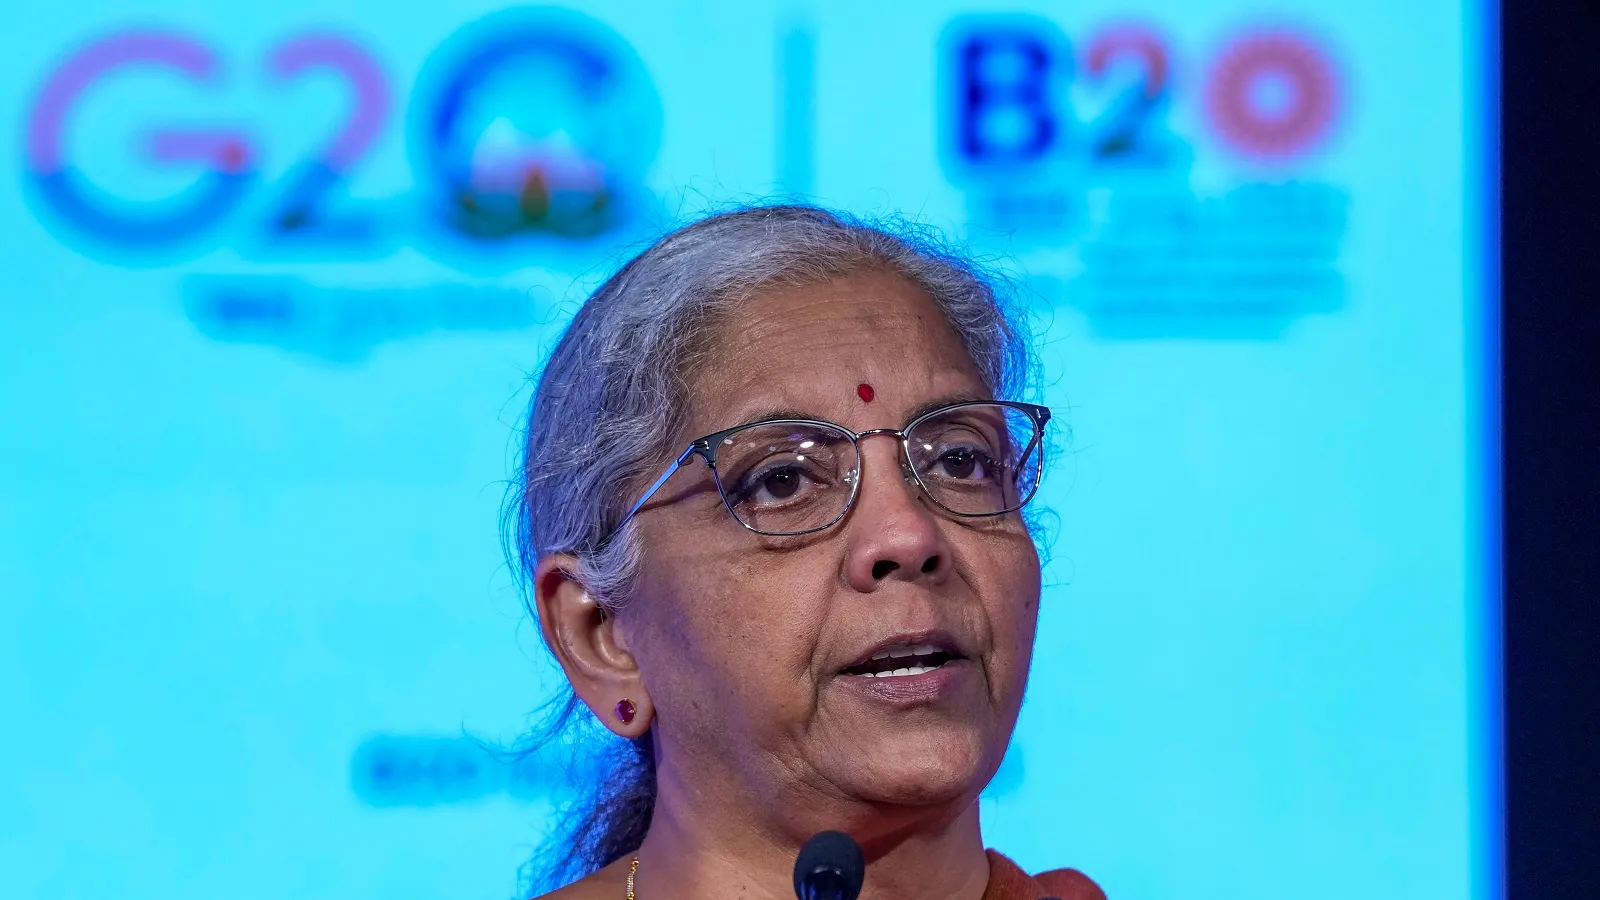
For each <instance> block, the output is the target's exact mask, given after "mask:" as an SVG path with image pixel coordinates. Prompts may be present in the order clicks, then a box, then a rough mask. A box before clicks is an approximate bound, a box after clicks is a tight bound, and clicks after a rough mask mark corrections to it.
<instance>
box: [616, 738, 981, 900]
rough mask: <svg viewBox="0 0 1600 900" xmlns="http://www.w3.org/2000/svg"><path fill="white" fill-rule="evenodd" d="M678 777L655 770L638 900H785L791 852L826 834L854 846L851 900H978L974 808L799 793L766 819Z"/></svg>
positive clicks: (790, 896) (766, 812)
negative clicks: (861, 868)
mask: <svg viewBox="0 0 1600 900" xmlns="http://www.w3.org/2000/svg"><path fill="white" fill-rule="evenodd" d="M682 775H683V773H681V772H677V771H675V769H674V768H673V767H672V766H670V765H663V766H660V767H659V768H658V770H657V789H656V790H657V792H656V803H655V812H654V814H653V815H652V817H651V821H650V833H649V835H648V836H647V837H646V838H645V841H644V844H643V845H642V846H641V847H640V848H639V852H638V857H639V874H638V877H637V879H636V889H637V894H638V897H639V900H689V898H695V900H700V898H706V900H794V896H795V895H794V862H795V857H796V855H797V854H798V853H799V851H800V846H801V844H803V843H804V842H805V841H806V840H807V839H809V838H810V837H811V836H812V835H813V834H815V833H816V832H818V831H823V830H827V829H829V828H832V829H836V830H839V831H844V832H846V833H848V834H850V835H851V836H852V837H854V838H855V839H856V840H857V841H859V842H860V843H861V845H862V851H863V852H864V854H865V855H866V860H867V878H866V883H865V884H864V885H863V886H862V889H861V897H860V900H921V898H926V897H941V898H948V900H980V898H981V897H982V896H983V892H984V889H985V888H986V887H987V885H988V881H989V861H988V857H987V856H985V855H984V850H983V836H982V833H981V832H980V830H979V827H978V804H977V801H976V800H972V801H970V802H967V803H965V804H964V805H963V806H961V807H960V808H958V809H954V810H951V809H940V810H932V811H928V810H911V811H907V810H905V809H903V808H894V809H887V810H886V809H882V808H878V807H876V806H874V805H872V804H866V803H861V802H843V801H841V800H840V799H839V798H837V797H821V796H819V795H818V794H817V793H815V792H809V791H808V792H805V793H804V796H794V797H786V798H784V799H783V800H782V801H781V803H778V804H774V805H775V806H779V807H781V810H774V809H772V808H767V807H761V808H753V807H752V806H751V805H749V804H737V803H727V802H725V800H726V794H725V793H724V792H723V791H721V790H717V791H707V790H703V789H702V790H697V789H696V788H695V787H694V784H693V783H691V782H688V781H686V779H684V778H683V777H682ZM700 783H702V784H704V783H705V782H700ZM727 784H728V781H727V780H722V781H721V783H720V785H719V787H720V786H725V785H727ZM798 810H810V811H811V812H810V813H808V814H801V813H799V812H797V811H798ZM818 810H820V811H821V813H820V814H818V812H817V811H818ZM778 819H782V820H783V821H777V820H778Z"/></svg>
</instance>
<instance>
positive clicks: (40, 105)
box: [26, 9, 661, 256]
mask: <svg viewBox="0 0 1600 900" xmlns="http://www.w3.org/2000/svg"><path fill="white" fill-rule="evenodd" d="M226 69H227V66H226V64H225V62H224V60H223V59H222V57H221V56H219V55H218V54H217V53H216V52H215V51H214V50H212V49H211V48H210V47H208V46H207V45H206V44H205V43H203V42H202V41H200V40H198V39H196V38H194V37H192V36H189V35H186V34H183V33H180V32H176V31H135V32H125V33H121V34H115V35H112V36H110V37H107V38H103V39H101V40H98V41H94V42H92V43H90V44H88V45H87V46H84V47H82V48H81V49H79V50H77V51H76V52H75V53H73V54H72V55H71V56H70V57H69V58H67V59H66V60H65V61H64V62H63V63H62V64H61V65H60V66H59V67H58V68H57V69H56V70H55V71H53V72H52V73H51V74H50V75H49V76H48V77H47V78H46V79H45V80H44V83H43V85H42V87H41V88H40V90H39V92H38V95H37V97H36V99H35V101H34V104H33V107H32V109H31V111H30V114H29V117H28V123H27V138H26V140H27V146H26V160H27V167H28V180H29V182H30V183H31V186H32V188H33V194H34V198H35V201H36V204H37V205H38V206H40V207H42V209H41V210H40V211H41V212H42V213H46V214H48V215H49V216H50V217H51V218H52V219H53V220H54V222H55V223H56V224H57V225H58V226H59V230H60V231H62V232H64V234H63V236H64V237H69V238H75V239H78V240H81V241H85V242H88V243H90V244H92V245H95V246H96V247H98V248H103V249H109V250H113V251H117V250H120V251H125V252H133V253H138V254H170V253H172V252H174V251H177V250H182V249H198V248H208V247H209V246H215V244H216V240H215V236H216V235H217V234H218V233H219V231H221V230H222V226H223V225H224V224H225V223H228V222H231V221H232V219H233V218H234V216H235V215H236V213H238V212H239V211H240V210H241V209H246V208H248V209H259V210H264V212H260V213H258V215H259V221H257V222H255V223H254V224H253V225H252V226H250V227H249V228H248V229H247V231H246V232H245V234H246V235H248V237H247V238H245V239H244V240H243V241H242V243H243V244H244V245H246V246H245V247H241V249H246V250H248V249H252V248H257V247H268V248H272V249H284V248H289V247H296V246H299V247H310V248H316V249H317V251H318V252H323V253H327V252H333V253H338V254H348V253H350V252H354V251H356V250H357V249H358V248H368V249H370V248H372V247H373V246H374V245H382V244H385V243H388V242H393V241H396V240H399V239H401V238H402V237H406V236H415V237H422V238H424V239H425V240H426V239H433V240H434V241H435V242H436V243H440V244H441V245H442V244H453V245H455V247H456V249H458V250H459V249H466V250H467V251H468V252H471V253H474V254H476V255H478V256H481V255H482V253H483V251H484V250H485V249H486V247H487V246H488V245H491V244H500V245H515V246H517V247H521V246H523V243H522V242H520V241H519V239H524V238H527V239H533V240H541V239H543V240H548V239H550V238H559V239H566V240H572V239H579V240H581V239H587V238H591V237H595V236H598V235H601V234H603V233H606V232H608V231H609V230H611V229H613V228H615V227H616V226H617V225H618V224H619V223H620V222H622V221H623V220H624V219H625V218H626V217H627V216H628V215H629V214H630V213H631V212H632V211H634V210H635V208H636V207H637V206H638V205H639V204H640V203H641V202H643V200H642V188H641V187H640V186H639V185H640V183H641V181H642V178H643V175H644V172H645V170H646V168H647V167H648V166H649V164H650V162H651V161H652V160H653V159H654V156H655V153H656V151H657V149H658V148H659V142H660V130H661V107H660V100H659V98H658V97H657V96H656V94H655V92H654V89H653V88H652V86H651V84H650V81H649V78H648V77H647V76H646V74H645V72H644V68H643V65H642V63H641V62H640V61H639V59H638V58H637V56H636V55H635V54H634V53H633V51H632V49H631V48H630V47H628V46H627V44H626V43H624V42H623V41H622V40H621V39H620V38H619V37H618V36H617V35H616V34H615V33H614V32H611V31H610V30H609V29H607V28H605V27H604V26H602V25H600V24H599V23H596V22H594V21H593V20H591V19H588V18H586V17H584V16H582V15H579V14H576V13H572V12H568V11H562V10H546V9H532V10H511V11H507V12H504V13H500V14H496V15H493V16H490V17H488V18H486V19H484V20H481V21H479V22H477V23H474V24H473V25H470V26H468V27H466V28H464V29H462V30H460V31H458V32H457V33H455V34H454V35H452V36H451V37H450V38H449V39H448V40H446V41H445V42H444V43H443V44H442V45H441V46H440V47H439V48H437V49H436V51H435V52H434V53H433V54H432V55H431V56H430V58H429V59H428V60H427V62H426V63H425V64H424V65H423V67H422V71H421V72H420V73H419V76H418V78H417V86H416V88H415V90H414V92H413V95H412V97H411V103H410V108H409V111H408V116H407V127H406V129H405V134H406V143H407V149H408V151H409V152H408V156H409V158H410V160H411V162H412V170H413V175H414V181H415V184H416V188H415V193H414V194H413V195H412V196H411V197H410V198H409V199H411V200H414V201H415V202H416V205H417V206H418V207H419V208H420V210H421V211H422V213H423V215H422V216H420V217H413V216H395V215H393V214H392V210H390V211H380V210H378V209H376V208H375V207H369V208H367V209H362V208H361V204H358V203H352V202H348V200H347V198H345V197H343V196H342V195H343V193H344V192H343V190H342V188H343V187H344V186H345V185H346V183H347V182H348V181H349V179H350V178H351V177H352V175H353V174H354V173H355V172H356V171H357V170H358V169H359V168H360V167H361V166H363V165H364V164H365V163H367V162H368V161H369V160H370V159H371V156H372V153H373V151H374V150H375V149H376V148H377V147H378V146H379V144H380V143H381V142H382V141H383V140H384V139H385V137H386V136H387V135H388V134H389V131H390V128H391V125H392V124H393V123H392V120H393V118H394V105H395V104H394V97H393V90H392V88H391V85H390V81H389V79H388V77H387V75H386V74H385V72H384V70H383V67H382V66H381V65H380V64H379V63H378V61H377V59H376V58H375V57H374V55H373V54H372V53H371V52H369V51H368V50H367V49H365V48H364V47H362V46H361V45H360V44H359V43H357V42H356V41H354V40H352V39H350V38H348V37H345V36H342V35H338V34H332V33H310V34H302V35H297V36H294V37H291V38H289V39H287V40H285V41H282V42H280V43H278V44H276V45H274V46H272V47H270V48H269V49H268V50H267V52H266V53H265V56H264V58H263V59H262V60H261V62H260V64H259V69H258V72H259V77H260V78H261V79H263V80H264V81H265V82H266V84H267V85H268V86H282V85H287V84H288V83H291V82H294V81H296V80H297V79H301V78H304V77H306V76H308V75H311V74H313V73H323V74H328V73H331V74H333V75H335V76H336V77H337V78H338V79H339V80H340V81H341V82H342V83H343V85H344V89H345V91H346V92H347V93H348V94H349V96H350V98H351V102H350V104H349V112H348V114H347V116H346V118H345V119H344V121H343V122H342V123H341V124H340V126H339V127H338V128H337V129H336V130H335V131H334V133H333V134H331V135H330V136H328V137H327V138H326V139H325V140H324V141H323V142H322V144H321V146H320V148H319V149H318V150H316V151H315V152H314V153H312V154H311V155H310V156H309V158H306V159H303V160H301V161H300V162H298V163H297V164H296V165H294V166H292V167H291V168H290V169H289V170H288V172H287V174H286V175H284V176H283V177H282V178H280V179H277V180H276V181H275V183H272V184H267V183H265V179H264V178H263V177H262V176H261V173H260V171H259V168H258V162H259V160H260V159H261V158H262V156H263V155H264V154H263V150H264V149H265V145H266V144H267V143H268V141H269V140H270V139H269V138H268V137H267V136H264V135H260V134H255V133H252V132H250V131H249V130H247V129H244V128H240V127H237V126H223V125H214V126H202V127H196V126H188V127H182V128H180V127H171V126H153V127H150V128H148V129H145V130H144V131H143V132H142V133H140V134H138V135H136V139H135V141H134V142H133V143H132V146H133V147H135V148H136V150H137V151H138V152H139V153H140V154H142V155H143V156H144V157H145V159H146V160H147V161H148V162H150V163H151V164H153V165H155V166H158V167H182V168H185V169H188V170H192V171H195V172H196V173H197V175H196V178H195V179H194V180H193V182H192V183H190V184H189V186H188V187H187V188H186V189H184V190H183V191H182V192H180V193H179V194H178V195H175V196H171V197H167V198H164V199H163V200H161V201H159V202H154V203H150V202H133V201H130V200H128V199H125V198H121V197H118V196H117V194H116V191H115V190H114V189H113V188H108V187H105V186H101V185H97V184H94V183H93V182H92V181H91V179H89V178H88V177H87V176H86V175H85V174H84V173H83V172H82V171H80V170H79V169H78V168H77V167H76V166H74V165H73V161H72V154H71V149H70V148H71V141H70V140H69V134H70V131H71V125H72V122H73V119H74V117H75V116H76V115H77V114H78V113H79V111H80V110H81V109H82V108H83V103H84V100H85V98H86V95H88V94H89V93H90V92H92V91H94V90H95V89H96V87H98V86H100V85H102V84H103V83H105V82H107V81H108V80H111V79H115V78H118V77H119V76H123V75H127V74H130V73H134V72H138V71H141V70H142V71H144V72H150V71H158V72H161V73H164V74H170V75H173V76H176V77H178V78H180V79H183V80H185V81H186V82H188V83H190V84H192V85H193V86H194V87H195V88H196V89H198V90H201V91H212V92H217V91H220V90H221V89H222V83H223V76H224V75H225V74H227V73H226ZM263 193H265V194H266V195H267V199H266V202H259V201H260V200H261V197H260V195H261V194H263ZM247 200H250V201H252V202H248V203H247ZM335 201H339V202H337V203H335ZM335 207H338V209H337V210H336V209H335ZM396 222H411V223H413V224H410V225H404V226H398V227H397V226H396V224H395V223H396ZM418 222H420V223H421V224H415V223H418ZM401 228H410V229H414V230H415V231H416V232H419V233H418V234H415V235H402V234H399V233H397V232H398V231H399V230H400V229H401ZM207 238H213V240H212V241H211V243H210V244H207V242H206V239H207Z"/></svg>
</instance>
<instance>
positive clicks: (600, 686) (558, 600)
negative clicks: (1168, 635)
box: [533, 553, 655, 738]
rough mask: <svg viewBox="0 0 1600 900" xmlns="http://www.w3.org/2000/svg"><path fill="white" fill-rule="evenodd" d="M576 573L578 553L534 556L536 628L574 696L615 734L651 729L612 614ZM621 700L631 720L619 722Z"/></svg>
mask: <svg viewBox="0 0 1600 900" xmlns="http://www.w3.org/2000/svg"><path fill="white" fill-rule="evenodd" d="M577 572H578V561H577V558H576V557H574V556H572V555H570V554H566V553H553V554H550V555H548V556H546V557H544V558H542V559H540V560H539V564H538V566H537V567H536V568H535V569H534V574H533V600H534V609H535V612H536V613H537V614H538V616H539V631H540V633H541V634H542V635H543V636H544V643H545V646H547V647H549V648H550V652H551V653H552V654H554V655H555V658H556V662H557V663H559V664H560V665H561V670H562V671H563V672H565V673H566V676H567V681H569V682H571V684H572V689H573V691H574V692H575V693H576V694H577V695H578V699H579V700H582V701H583V703H584V705H585V706H587V707H589V710H590V711H591V712H593V713H594V714H595V717H596V718H598V719H599V720H600V721H601V723H603V724H604V725H605V726H606V727H607V728H609V729H611V730H612V731H613V732H615V733H616V734H618V735H621V736H622V737H625V738H635V737H638V736H640V735H642V734H644V733H645V731H646V730H648V729H649V728H650V719H651V717H652V716H653V715H654V714H655V707H654V706H653V705H652V704H651V703H650V692H649V691H648V690H646V689H645V686H644V680H643V679H642V678H641V677H640V674H639V665H638V663H637V662H636V661H635V660H634V658H633V654H632V653H629V652H628V647H627V641H626V639H625V638H623V636H622V635H621V634H619V633H618V630H617V627H616V626H617V617H616V615H615V614H614V613H612V612H611V611H610V610H608V609H606V608H605V607H603V606H601V605H600V604H599V602H597V601H596V600H595V599H594V596H593V595H592V594H590V593H589V590H588V589H587V588H586V587H584V585H583V584H582V583H581V582H580V581H579V580H578V575H577V574H576V573H577ZM623 701H627V702H629V703H632V704H633V710H634V713H633V720H632V721H631V722H624V721H623V720H622V715H621V714H620V712H619V710H618V706H619V704H622V702H623Z"/></svg>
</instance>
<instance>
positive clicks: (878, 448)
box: [844, 436, 951, 593]
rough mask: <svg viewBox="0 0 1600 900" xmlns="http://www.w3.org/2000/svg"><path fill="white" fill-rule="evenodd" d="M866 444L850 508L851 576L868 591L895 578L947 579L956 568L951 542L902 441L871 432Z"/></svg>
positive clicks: (848, 567) (853, 584)
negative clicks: (908, 467) (906, 460)
mask: <svg viewBox="0 0 1600 900" xmlns="http://www.w3.org/2000/svg"><path fill="white" fill-rule="evenodd" d="M860 446H861V485H860V488H859V493H858V494H857V495H856V502H855V507H854V508H853V509H852V510H851V511H850V525H849V530H848V534H849V547H848V550H847V551H846V552H847V556H846V558H845V561H844V565H845V578H846V580H847V581H848V582H849V583H850V586H851V587H853V588H855V589H856V590H858V591H861V592H863V593H870V592H872V591H875V590H877V589H879V588H880V587H883V586H884V585H885V584H887V583H889V582H892V581H911V582H917V581H921V582H926V583H928V584H937V583H940V582H942V581H944V579H945V578H947V577H948V576H949V572H950V568H951V555H950V546H949V544H948V543H947V542H946V540H945V535H944V532H943V531H942V530H941V529H940V527H939V518H938V517H937V516H936V515H935V513H934V511H933V509H932V508H930V507H929V506H928V504H927V503H926V502H924V500H923V497H922V492H921V489H920V488H918V487H917V485H916V482H915V481H913V480H912V479H911V478H910V477H909V476H908V475H907V474H906V471H905V469H904V468H903V467H902V465H901V460H900V450H899V446H900V445H899V443H898V441H895V440H893V439H890V438H888V437H887V436H884V437H883V438H876V439H874V438H868V439H865V440H863V441H861V444H860Z"/></svg>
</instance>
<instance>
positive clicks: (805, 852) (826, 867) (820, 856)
mask: <svg viewBox="0 0 1600 900" xmlns="http://www.w3.org/2000/svg"><path fill="white" fill-rule="evenodd" d="M866 877H867V862H866V860H865V859H863V858H862V856H861V845H860V844H857V843H856V842H855V840H854V839H853V838H851V837H850V835H848V834H845V833H844V832H842V831H823V832H819V833H817V834H816V835H815V836H813V837H812V838H811V840H809V841H806V845H805V846H804V847H801V848H800V855H799V856H798V857H797V858H796V859H795V861H794V895H795V896H796V897H798V898H799V900H856V897H858V896H860V894H861V882H862V881H863V880H865V879H866Z"/></svg>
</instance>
